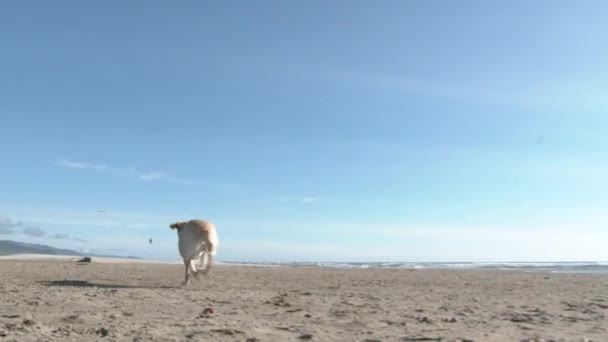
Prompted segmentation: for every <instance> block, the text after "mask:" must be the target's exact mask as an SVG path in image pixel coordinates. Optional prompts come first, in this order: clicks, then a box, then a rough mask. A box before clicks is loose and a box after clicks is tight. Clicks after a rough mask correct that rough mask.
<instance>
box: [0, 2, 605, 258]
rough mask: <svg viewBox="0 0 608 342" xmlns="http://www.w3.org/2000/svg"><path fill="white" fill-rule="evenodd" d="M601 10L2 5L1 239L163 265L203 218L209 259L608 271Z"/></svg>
mask: <svg viewBox="0 0 608 342" xmlns="http://www.w3.org/2000/svg"><path fill="white" fill-rule="evenodd" d="M607 17H608V2H606V1H558V0H550V1H502V2H501V1H465V0H463V1H401V0H399V1H388V0H383V1H359V0H351V1H345V0H339V1H278V0H277V1H267V0H262V1H255V2H250V1H179V2H171V1H148V0H147V1H101V2H100V1H97V2H91V1H64V0H57V1H3V2H0V118H1V120H0V131H1V133H2V134H0V155H1V157H2V158H1V160H2V164H1V167H0V233H1V235H0V239H13V240H19V241H27V242H36V243H45V244H50V245H53V246H56V247H67V248H73V249H80V250H87V251H94V252H104V253H114V254H134V255H138V256H143V257H151V258H160V259H177V258H178V253H177V247H176V241H177V238H176V236H175V233H174V232H173V231H171V230H170V229H169V224H170V223H172V222H174V221H177V220H186V219H189V218H207V219H210V220H212V221H214V222H215V223H216V225H217V227H218V231H219V235H220V247H219V255H218V256H219V258H220V259H223V260H235V261H236V260H241V261H292V260H299V261H304V260H308V261H319V260H325V261H343V260H351V261H369V260H375V261H422V260H424V261H456V260H458V261H463V260H472V261H476V260H477V261H479V260H489V261H492V260H517V261H519V260H531V261H541V260H608V248H606V242H608V40H607V39H606V37H607V36H608V22H607V21H606V18H607ZM149 238H152V239H153V243H152V244H151V245H150V244H149V243H148V239H149Z"/></svg>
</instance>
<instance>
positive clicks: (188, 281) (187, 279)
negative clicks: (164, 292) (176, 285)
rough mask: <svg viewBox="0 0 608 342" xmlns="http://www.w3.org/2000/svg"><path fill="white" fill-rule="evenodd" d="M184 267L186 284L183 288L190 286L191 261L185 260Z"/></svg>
mask: <svg viewBox="0 0 608 342" xmlns="http://www.w3.org/2000/svg"><path fill="white" fill-rule="evenodd" d="M184 266H186V270H185V275H184V278H185V279H184V283H183V284H182V285H183V286H187V285H188V284H190V260H186V259H184Z"/></svg>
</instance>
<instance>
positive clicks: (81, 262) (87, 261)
mask: <svg viewBox="0 0 608 342" xmlns="http://www.w3.org/2000/svg"><path fill="white" fill-rule="evenodd" d="M91 261H93V260H92V259H91V257H88V256H85V257H84V258H82V259H80V260H78V261H76V262H77V263H79V264H88V263H90V262H91Z"/></svg>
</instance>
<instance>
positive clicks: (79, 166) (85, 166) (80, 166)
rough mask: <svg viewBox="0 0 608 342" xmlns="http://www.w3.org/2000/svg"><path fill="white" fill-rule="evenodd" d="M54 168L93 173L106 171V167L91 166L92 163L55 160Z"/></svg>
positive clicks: (100, 165) (101, 165) (102, 165)
mask: <svg viewBox="0 0 608 342" xmlns="http://www.w3.org/2000/svg"><path fill="white" fill-rule="evenodd" d="M55 166H59V167H65V168H69V169H80V170H94V171H103V170H108V166H107V165H104V164H93V163H83V162H75V161H71V160H67V159H63V158H61V159H57V160H56V161H55Z"/></svg>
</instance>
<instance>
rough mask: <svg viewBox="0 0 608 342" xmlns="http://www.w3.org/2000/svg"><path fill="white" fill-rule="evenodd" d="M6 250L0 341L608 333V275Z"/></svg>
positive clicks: (560, 337)
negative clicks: (204, 268)
mask: <svg viewBox="0 0 608 342" xmlns="http://www.w3.org/2000/svg"><path fill="white" fill-rule="evenodd" d="M182 271H183V269H182V267H181V266H180V265H170V264H153V263H141V262H140V263H137V262H121V263H118V262H101V263H97V262H93V263H91V264H87V265H77V264H76V263H74V262H73V261H72V260H65V259H57V258H56V259H37V260H7V259H4V260H0V277H1V279H2V281H1V283H0V303H2V304H1V305H0V341H91V340H99V341H249V342H253V341H308V340H309V341H367V342H372V341H522V340H525V341H541V340H542V341H608V331H607V330H608V319H607V318H606V315H607V314H608V276H605V275H603V276H602V275H567V274H550V273H529V272H521V271H519V272H512V271H497V270H391V269H336V268H322V267H290V266H280V267H248V266H217V267H216V268H215V269H214V270H213V273H212V275H211V276H210V277H209V278H207V279H202V280H199V281H194V282H193V283H192V284H191V285H190V286H189V287H186V288H183V287H181V286H180V282H181V281H182V275H183V274H182Z"/></svg>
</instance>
